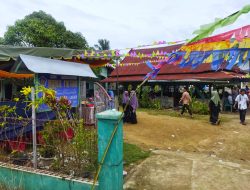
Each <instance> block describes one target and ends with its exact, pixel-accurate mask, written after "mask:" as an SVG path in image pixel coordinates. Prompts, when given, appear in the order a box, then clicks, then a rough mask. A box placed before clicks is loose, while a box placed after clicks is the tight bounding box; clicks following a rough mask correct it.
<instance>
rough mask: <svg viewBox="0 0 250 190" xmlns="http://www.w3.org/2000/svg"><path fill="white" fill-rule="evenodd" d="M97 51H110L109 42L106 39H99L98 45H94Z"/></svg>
mask: <svg viewBox="0 0 250 190" xmlns="http://www.w3.org/2000/svg"><path fill="white" fill-rule="evenodd" d="M94 46H95V48H96V49H97V50H100V51H103V50H110V44H109V40H106V39H99V40H98V44H95V45H94Z"/></svg>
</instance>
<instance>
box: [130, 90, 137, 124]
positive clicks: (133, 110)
mask: <svg viewBox="0 0 250 190" xmlns="http://www.w3.org/2000/svg"><path fill="white" fill-rule="evenodd" d="M130 96H131V100H130V106H131V113H130V123H132V124H136V123H137V117H136V110H137V108H138V99H137V96H136V92H135V91H134V90H132V91H131V93H130Z"/></svg>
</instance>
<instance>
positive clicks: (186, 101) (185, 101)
mask: <svg viewBox="0 0 250 190" xmlns="http://www.w3.org/2000/svg"><path fill="white" fill-rule="evenodd" d="M183 91H184V92H183V94H182V96H181V99H180V101H179V103H181V102H182V111H181V115H183V113H184V112H185V110H186V109H187V110H188V113H189V115H190V116H191V117H193V114H192V111H191V109H190V107H189V104H190V103H191V101H192V99H191V97H190V95H189V93H188V88H187V87H184V89H183Z"/></svg>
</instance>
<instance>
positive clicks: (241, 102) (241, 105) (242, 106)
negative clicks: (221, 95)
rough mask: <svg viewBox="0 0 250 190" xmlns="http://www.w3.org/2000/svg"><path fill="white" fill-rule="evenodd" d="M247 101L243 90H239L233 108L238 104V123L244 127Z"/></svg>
mask: <svg viewBox="0 0 250 190" xmlns="http://www.w3.org/2000/svg"><path fill="white" fill-rule="evenodd" d="M248 103H249V99H248V96H247V95H246V92H245V89H241V90H240V94H239V95H238V96H237V97H236V99H235V104H234V107H236V104H238V109H239V113H240V123H241V124H242V125H246V122H245V118H246V112H247V107H248Z"/></svg>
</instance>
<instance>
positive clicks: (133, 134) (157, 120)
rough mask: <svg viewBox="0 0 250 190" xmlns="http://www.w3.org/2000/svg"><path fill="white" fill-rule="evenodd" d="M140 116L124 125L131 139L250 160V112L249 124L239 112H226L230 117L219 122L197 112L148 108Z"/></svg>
mask: <svg viewBox="0 0 250 190" xmlns="http://www.w3.org/2000/svg"><path fill="white" fill-rule="evenodd" d="M249 114H250V113H249ZM137 116H138V124H136V125H129V124H125V126H124V140H125V141H127V142H129V143H134V144H137V145H139V146H140V147H142V148H144V149H161V150H169V151H184V152H196V153H205V154H209V155H216V156H217V157H220V158H222V159H226V160H229V161H233V162H245V163H249V164H250V115H248V116H247V118H246V121H247V123H248V125H246V126H243V125H241V124H240V123H239V116H238V114H237V113H235V114H223V115H222V117H223V118H226V119H224V120H226V121H225V122H221V124H220V125H219V126H213V125H211V124H210V123H209V122H208V121H207V119H206V118H205V119H196V118H195V117H196V116H194V119H191V118H189V117H188V116H185V117H172V116H168V115H155V114H154V115H152V114H150V113H147V112H145V111H139V112H138V113H137ZM197 117H198V116H197Z"/></svg>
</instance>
